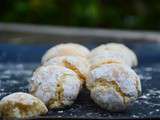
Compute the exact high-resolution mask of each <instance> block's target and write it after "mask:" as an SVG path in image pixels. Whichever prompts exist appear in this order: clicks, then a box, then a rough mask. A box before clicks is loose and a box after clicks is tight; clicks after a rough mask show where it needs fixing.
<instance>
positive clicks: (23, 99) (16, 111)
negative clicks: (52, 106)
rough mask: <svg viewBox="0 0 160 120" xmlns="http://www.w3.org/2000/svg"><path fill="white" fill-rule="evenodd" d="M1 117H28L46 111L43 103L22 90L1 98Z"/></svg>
mask: <svg viewBox="0 0 160 120" xmlns="http://www.w3.org/2000/svg"><path fill="white" fill-rule="evenodd" d="M0 108H1V112H2V116H3V117H5V118H6V117H13V118H28V117H34V116H38V115H41V114H45V113H47V111H48V110H47V108H46V106H45V104H44V103H43V102H42V101H41V100H39V99H38V98H36V97H34V96H32V95H30V94H27V93H22V92H16V93H12V94H10V95H8V96H6V97H4V98H3V99H2V100H1V104H0Z"/></svg>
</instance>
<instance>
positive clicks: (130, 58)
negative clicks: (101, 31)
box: [90, 43, 138, 67]
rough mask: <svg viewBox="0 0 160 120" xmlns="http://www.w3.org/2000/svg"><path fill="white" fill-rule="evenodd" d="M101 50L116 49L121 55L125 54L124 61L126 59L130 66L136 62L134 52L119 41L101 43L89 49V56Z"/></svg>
mask: <svg viewBox="0 0 160 120" xmlns="http://www.w3.org/2000/svg"><path fill="white" fill-rule="evenodd" d="M103 51H117V52H119V53H121V54H122V55H123V56H125V59H126V60H125V61H127V64H128V65H129V66H131V67H132V66H136V65H137V64H138V60H137V56H136V54H135V53H134V52H133V51H132V50H131V49H129V48H128V47H127V46H125V45H123V44H120V43H108V44H102V45H100V46H98V47H96V48H94V49H93V50H92V51H91V54H90V58H92V57H93V56H95V55H97V54H99V53H100V52H103Z"/></svg>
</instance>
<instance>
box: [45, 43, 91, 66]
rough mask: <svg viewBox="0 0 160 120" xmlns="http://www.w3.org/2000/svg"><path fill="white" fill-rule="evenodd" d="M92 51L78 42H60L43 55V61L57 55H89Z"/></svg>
mask: <svg viewBox="0 0 160 120" xmlns="http://www.w3.org/2000/svg"><path fill="white" fill-rule="evenodd" d="M89 53H90V51H89V49H88V48H86V47H84V46H82V45H80V44H76V43H66V44H59V45H56V46H54V47H52V48H50V49H49V50H48V51H47V52H46V53H45V54H44V55H43V57H42V63H44V62H45V61H47V60H49V59H50V58H53V57H57V56H66V55H75V56H81V57H88V55H89Z"/></svg>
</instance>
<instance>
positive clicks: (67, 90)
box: [29, 65, 81, 109]
mask: <svg viewBox="0 0 160 120" xmlns="http://www.w3.org/2000/svg"><path fill="white" fill-rule="evenodd" d="M80 86H81V81H80V80H79V78H78V76H77V74H76V73H75V72H73V71H72V70H70V69H68V68H66V67H62V66H55V65H46V66H41V67H39V68H38V69H37V70H36V71H35V72H34V73H33V77H32V79H31V80H30V90H29V91H30V93H31V94H33V95H34V96H36V97H38V98H39V99H41V100H42V101H43V102H44V103H45V104H46V105H47V107H48V108H49V109H52V108H62V107H64V106H68V105H71V104H72V103H73V102H74V100H75V99H76V98H77V96H78V93H79V91H80Z"/></svg>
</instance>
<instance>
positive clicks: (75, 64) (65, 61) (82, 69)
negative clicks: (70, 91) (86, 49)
mask: <svg viewBox="0 0 160 120" xmlns="http://www.w3.org/2000/svg"><path fill="white" fill-rule="evenodd" d="M43 65H60V66H64V67H66V68H68V69H71V70H73V71H74V72H75V73H77V75H78V76H79V78H80V80H81V81H82V83H84V82H85V81H86V79H88V73H89V69H90V64H89V62H88V60H87V59H85V58H84V57H79V56H60V57H55V58H52V59H49V60H48V61H46V62H45V63H44V64H43Z"/></svg>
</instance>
